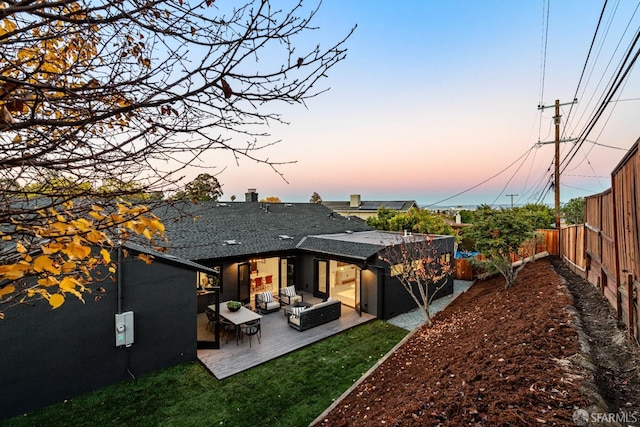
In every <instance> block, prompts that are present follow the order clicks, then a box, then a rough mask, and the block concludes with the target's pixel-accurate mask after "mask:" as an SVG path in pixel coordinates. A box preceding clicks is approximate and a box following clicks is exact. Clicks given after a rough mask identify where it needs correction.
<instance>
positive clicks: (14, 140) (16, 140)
mask: <svg viewBox="0 0 640 427" xmlns="http://www.w3.org/2000/svg"><path fill="white" fill-rule="evenodd" d="M20 141H22V137H21V136H20V135H16V136H15V137H14V138H13V143H14V144H17V143H19V142H20Z"/></svg>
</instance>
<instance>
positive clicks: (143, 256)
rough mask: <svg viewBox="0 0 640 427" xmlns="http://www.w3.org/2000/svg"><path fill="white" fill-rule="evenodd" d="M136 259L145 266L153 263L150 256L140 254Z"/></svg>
mask: <svg viewBox="0 0 640 427" xmlns="http://www.w3.org/2000/svg"><path fill="white" fill-rule="evenodd" d="M138 258H140V259H141V260H142V261H144V262H146V263H147V264H151V263H152V262H153V256H152V255H145V254H140V255H138Z"/></svg>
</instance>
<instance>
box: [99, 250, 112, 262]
mask: <svg viewBox="0 0 640 427" xmlns="http://www.w3.org/2000/svg"><path fill="white" fill-rule="evenodd" d="M100 255H102V259H103V260H104V262H105V264H108V263H110V262H111V254H110V253H109V251H108V250H106V249H104V248H103V249H101V250H100Z"/></svg>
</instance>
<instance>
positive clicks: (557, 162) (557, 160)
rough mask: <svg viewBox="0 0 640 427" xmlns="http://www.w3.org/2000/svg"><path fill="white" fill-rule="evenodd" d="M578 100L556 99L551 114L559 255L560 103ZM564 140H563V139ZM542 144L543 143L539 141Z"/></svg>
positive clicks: (539, 107) (541, 106)
mask: <svg viewBox="0 0 640 427" xmlns="http://www.w3.org/2000/svg"><path fill="white" fill-rule="evenodd" d="M577 102H578V100H577V99H574V100H573V101H571V102H565V103H564V104H560V100H559V99H556V103H555V115H554V116H553V121H554V123H555V128H556V135H555V136H556V138H555V141H554V143H555V149H556V150H555V151H556V152H555V161H554V163H555V170H554V173H553V182H554V183H553V187H554V188H553V189H554V192H555V197H554V205H555V214H556V230H558V255H560V234H559V233H560V118H561V117H562V116H561V115H560V106H561V105H571V104H575V103H577ZM545 108H549V107H548V106H544V105H538V110H544V109H545ZM563 142H564V141H563ZM540 144H544V143H540Z"/></svg>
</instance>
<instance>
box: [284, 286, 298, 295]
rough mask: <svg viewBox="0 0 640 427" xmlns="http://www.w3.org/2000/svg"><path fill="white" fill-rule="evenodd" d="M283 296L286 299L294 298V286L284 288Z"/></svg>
mask: <svg viewBox="0 0 640 427" xmlns="http://www.w3.org/2000/svg"><path fill="white" fill-rule="evenodd" d="M284 294H285V295H286V296H288V297H295V296H296V288H295V286H287V287H286V288H284Z"/></svg>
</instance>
